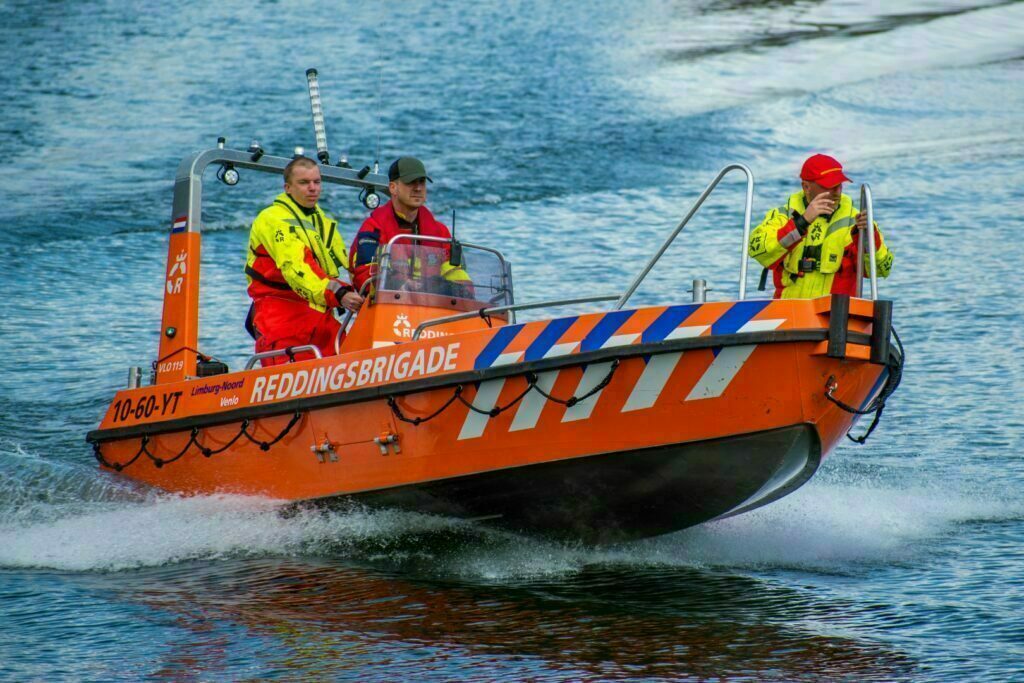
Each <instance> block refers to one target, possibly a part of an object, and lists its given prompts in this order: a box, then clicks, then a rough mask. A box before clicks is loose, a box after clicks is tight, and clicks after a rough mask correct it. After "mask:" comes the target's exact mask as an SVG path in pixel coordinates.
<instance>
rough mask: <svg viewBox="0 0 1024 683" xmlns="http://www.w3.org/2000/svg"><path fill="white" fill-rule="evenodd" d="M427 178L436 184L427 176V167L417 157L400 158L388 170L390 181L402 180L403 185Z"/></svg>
mask: <svg viewBox="0 0 1024 683" xmlns="http://www.w3.org/2000/svg"><path fill="white" fill-rule="evenodd" d="M420 178H426V179H427V180H429V181H430V182H434V181H433V180H432V179H431V178H430V176H428V175H427V167H426V166H424V165H423V162H422V161H420V160H419V159H417V158H416V157H399V158H397V159H395V161H394V163H393V164H391V168H389V169H388V180H401V181H402V182H403V183H411V182H412V181H414V180H419V179H420Z"/></svg>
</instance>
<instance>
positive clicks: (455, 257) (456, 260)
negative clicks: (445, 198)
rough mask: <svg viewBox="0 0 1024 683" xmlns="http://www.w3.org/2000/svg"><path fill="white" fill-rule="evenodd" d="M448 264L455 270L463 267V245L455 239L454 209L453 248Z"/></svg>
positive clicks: (453, 212)
mask: <svg viewBox="0 0 1024 683" xmlns="http://www.w3.org/2000/svg"><path fill="white" fill-rule="evenodd" d="M448 263H450V264H452V266H453V267H455V268H461V267H462V243H461V242H459V241H458V240H457V239H455V209H454V208H452V248H451V254H450V255H449V256H448Z"/></svg>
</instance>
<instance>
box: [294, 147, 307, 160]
mask: <svg viewBox="0 0 1024 683" xmlns="http://www.w3.org/2000/svg"><path fill="white" fill-rule="evenodd" d="M304 156H306V150H304V149H303V148H301V147H296V148H295V153H294V154H292V159H298V158H299V157H304Z"/></svg>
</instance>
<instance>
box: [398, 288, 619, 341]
mask: <svg viewBox="0 0 1024 683" xmlns="http://www.w3.org/2000/svg"><path fill="white" fill-rule="evenodd" d="M618 298H619V296H618V295H617V294H607V295H602V296H585V297H582V298H579V299H555V300H552V301H535V302H533V303H526V304H512V305H511V306H495V307H494V308H481V309H480V310H477V311H472V312H470V313H459V314H457V315H449V316H445V317H444V318H434V319H433V320H427V321H424V322H422V323H420V324H419V325H418V326H417V327H416V329H415V330H413V333H412V341H416V340H417V339H419V337H420V333H422V332H423V330H425V329H427V328H428V327H433V326H435V325H443V324H445V323H450V322H456V321H458V320H469V319H470V318H486V317H487V316H488V315H491V314H493V313H506V312H512V313H514V312H515V311H525V310H528V309H531V308H550V307H552V306H568V305H570V304H589V303H594V302H597V301H614V300H615V299H618Z"/></svg>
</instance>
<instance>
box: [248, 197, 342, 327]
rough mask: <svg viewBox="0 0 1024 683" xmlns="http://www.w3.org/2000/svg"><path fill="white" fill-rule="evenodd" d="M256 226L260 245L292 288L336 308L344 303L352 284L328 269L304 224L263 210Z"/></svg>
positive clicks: (318, 303)
mask: <svg viewBox="0 0 1024 683" xmlns="http://www.w3.org/2000/svg"><path fill="white" fill-rule="evenodd" d="M254 227H256V229H257V234H258V235H259V240H258V241H259V243H260V246H262V247H263V248H264V249H266V251H267V254H268V255H269V256H270V258H272V259H273V260H274V264H275V265H276V266H277V268H278V270H280V271H281V275H283V276H284V279H285V282H287V283H288V286H289V287H291V288H292V291H294V292H295V293H296V294H298V295H299V296H301V297H302V298H303V299H305V300H306V301H308V302H309V303H310V304H311V305H314V306H319V307H322V308H335V307H339V306H342V305H343V303H342V299H343V298H344V296H345V294H346V293H347V292H350V291H352V286H351V285H349V284H348V283H347V282H344V281H343V280H339V279H338V278H330V277H328V276H327V275H326V273H324V271H323V269H322V268H321V267H320V264H319V263H317V260H316V258H315V257H314V256H313V252H312V251H310V249H309V246H308V244H307V243H306V241H305V240H304V239H303V237H302V236H300V235H299V233H298V231H299V230H300V228H296V227H294V226H291V225H288V224H286V223H285V222H284V221H282V220H279V219H275V218H274V217H273V216H267V215H266V213H263V214H260V216H259V217H258V218H257V219H256V225H255V226H254ZM349 299H350V302H348V303H351V297H349ZM347 307H348V306H346V308H347ZM356 307H357V308H358V306H356Z"/></svg>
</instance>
